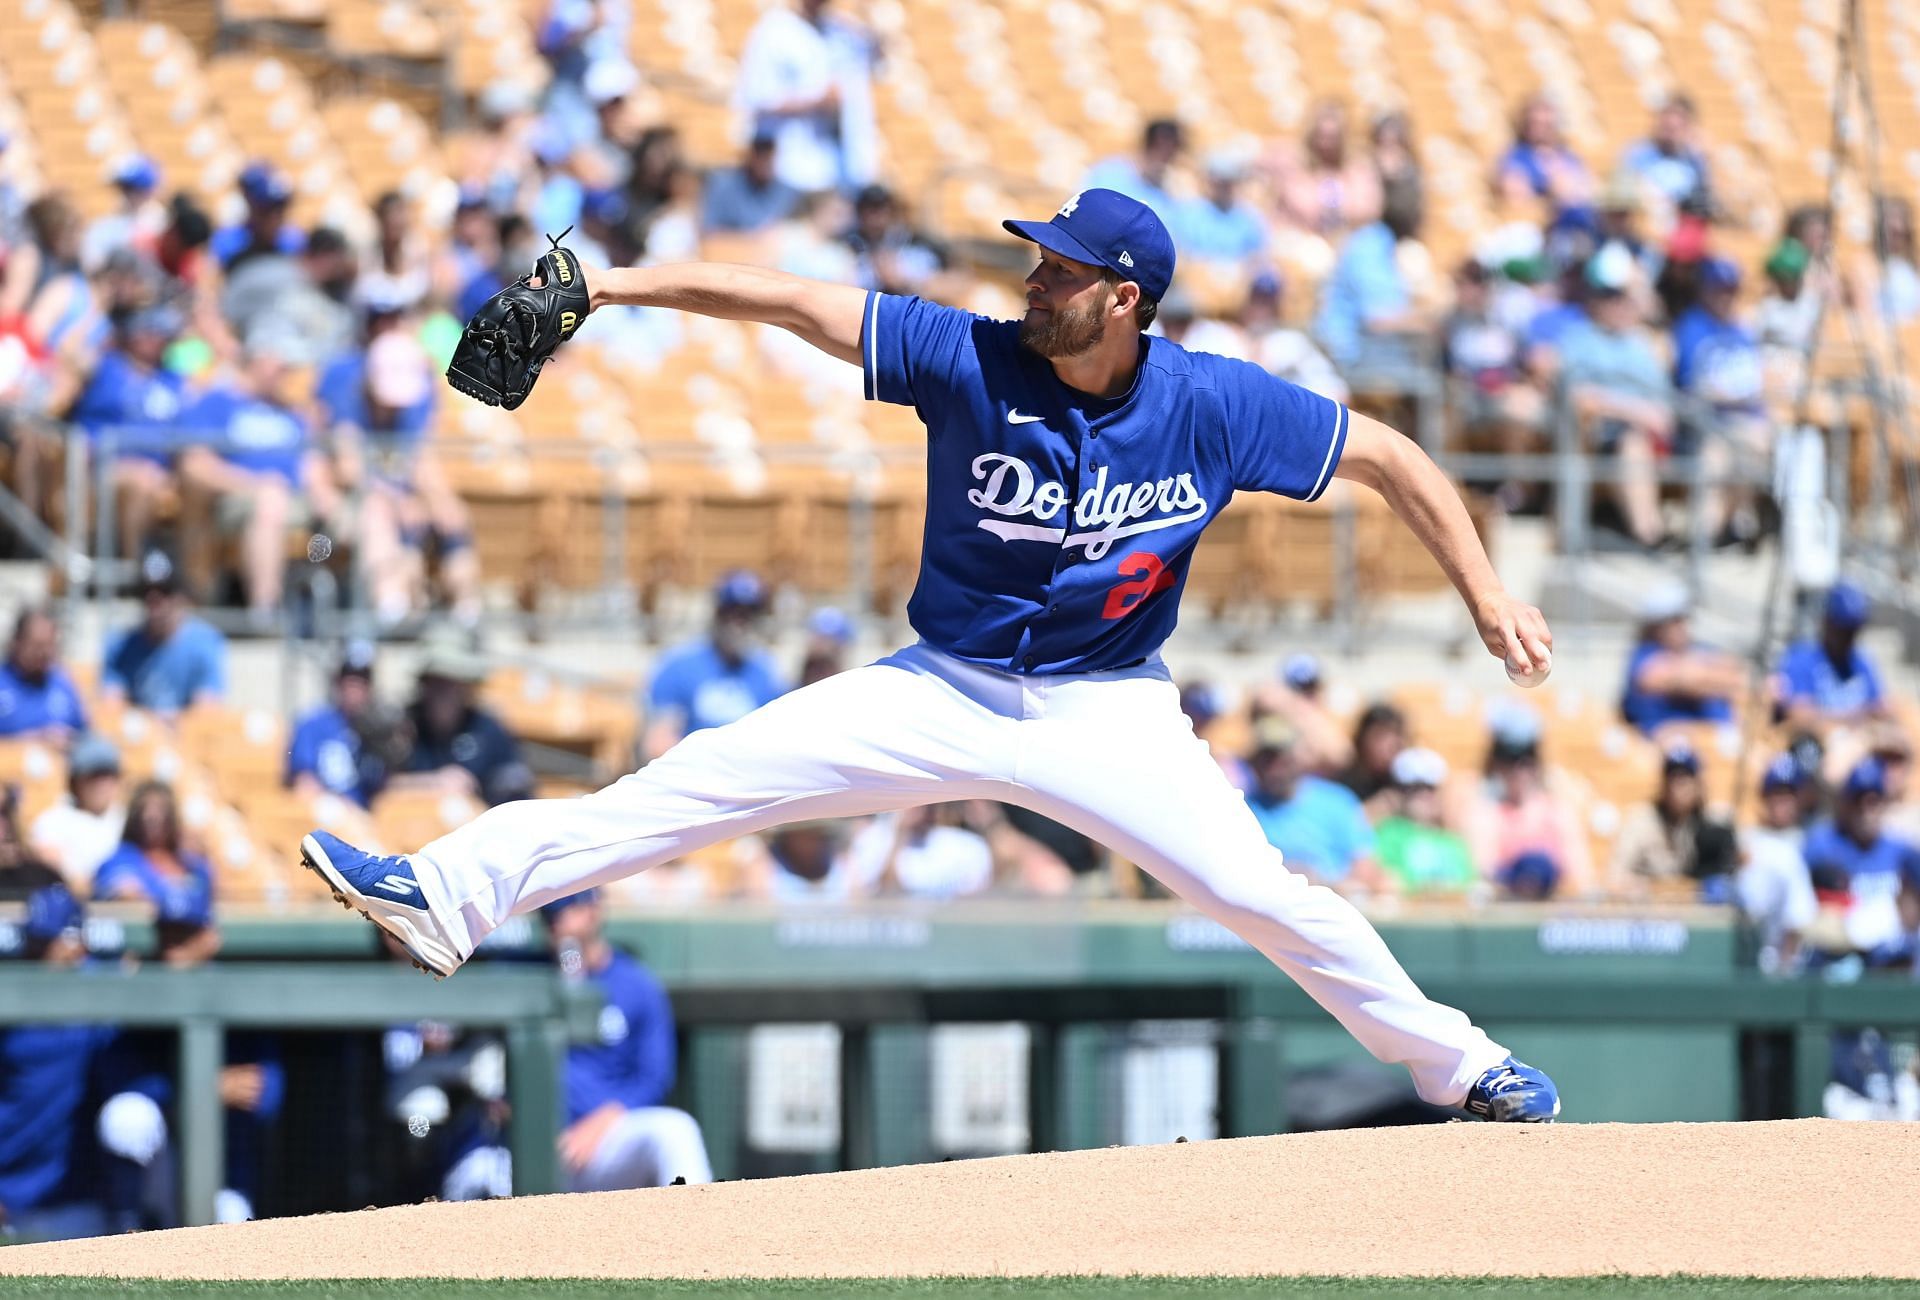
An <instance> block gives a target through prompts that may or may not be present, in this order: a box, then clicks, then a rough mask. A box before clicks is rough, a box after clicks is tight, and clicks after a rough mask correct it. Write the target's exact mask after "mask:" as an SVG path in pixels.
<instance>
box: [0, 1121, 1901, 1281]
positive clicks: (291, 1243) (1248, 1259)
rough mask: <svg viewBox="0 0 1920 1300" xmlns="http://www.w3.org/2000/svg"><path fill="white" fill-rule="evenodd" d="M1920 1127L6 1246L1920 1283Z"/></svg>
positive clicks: (1773, 1126) (507, 1269) (246, 1260)
mask: <svg viewBox="0 0 1920 1300" xmlns="http://www.w3.org/2000/svg"><path fill="white" fill-rule="evenodd" d="M1916 1169H1920V1124H1840V1123H1834V1122H1830V1121H1826V1120H1795V1121H1791V1122H1783V1123H1770V1124H1657V1125H1633V1124H1595V1125H1574V1124H1562V1125H1555V1126H1551V1127H1538V1128H1535V1127H1517V1126H1497V1125H1491V1124H1449V1125H1442V1126H1436V1127H1422V1128H1400V1129H1373V1130H1365V1131H1355V1132H1345V1133H1318V1134H1309V1135H1302V1136H1297V1137H1269V1138H1246V1139H1241V1140H1237V1141H1221V1142H1197V1143H1187V1144H1178V1145H1173V1146H1161V1147H1136V1148H1132V1149H1125V1150H1122V1149H1110V1150H1105V1151H1084V1152H1076V1153H1071V1154H1062V1155H1044V1156H1013V1157H1007V1158H1004V1159H995V1160H973V1161H965V1162H960V1163H953V1164H942V1165H923V1166H917V1167H913V1168H906V1169H875V1170H867V1171H864V1172H859V1173H848V1174H825V1175H819V1176H815V1177H810V1178H782V1179H770V1180H767V1181H762V1182H738V1183H724V1184H719V1185H716V1186H712V1187H672V1188H663V1189H660V1190H657V1191H645V1192H615V1193H604V1194H600V1195H591V1196H546V1197H536V1198H531V1199H526V1200H518V1201H491V1202H484V1203H477V1204H469V1205H412V1206H403V1207H400V1208H397V1209H389V1210H368V1211H363V1212H361V1213H358V1214H332V1215H323V1216H320V1217H317V1218H310V1219H281V1220H273V1221H268V1222H264V1223H249V1224H241V1225H236V1226H232V1227H219V1228H189V1229H184V1230H181V1231H178V1232H161V1233H149V1234H146V1235H144V1236H133V1237H115V1238H109V1239H105V1240H99V1241H86V1242H72V1243H67V1244H63V1245H45V1246H23V1247H17V1248H14V1249H10V1250H4V1251H0V1273H73V1274H107V1275H116V1276H125V1277H169V1278H243V1279H245V1278H294V1277H628V1278H640V1277H646V1278H657V1277H687V1278H700V1277H867V1276H926V1275H940V1274H945V1275H952V1274H976V1275H978V1274H1016V1275H1032V1274H1049V1273H1158V1274H1207V1273H1234V1274H1282V1273H1310V1274H1358V1275H1385V1274H1470V1275H1471V1274H1502V1275H1543V1274H1544V1275H1563V1276H1564V1275H1573V1274H1587V1273H1640V1274H1646V1273H1711V1274H1736V1275H1751V1276H1768V1277H1786V1276H1827V1277H1833V1276H1861V1275H1871V1276H1880V1277H1920V1250H1916V1249H1915V1248H1914V1243H1915V1242H1916V1241H1920V1196H1914V1195H1910V1194H1908V1192H1907V1190H1906V1189H1909V1188H1911V1186H1912V1184H1913V1180H1914V1177H1915V1170H1916Z"/></svg>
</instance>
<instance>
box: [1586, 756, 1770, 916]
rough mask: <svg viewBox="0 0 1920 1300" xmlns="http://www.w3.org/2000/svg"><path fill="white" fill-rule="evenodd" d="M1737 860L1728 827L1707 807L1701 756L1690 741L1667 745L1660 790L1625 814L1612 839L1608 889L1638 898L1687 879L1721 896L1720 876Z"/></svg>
mask: <svg viewBox="0 0 1920 1300" xmlns="http://www.w3.org/2000/svg"><path fill="white" fill-rule="evenodd" d="M1737 865H1738V850H1737V847H1736V845H1735V843H1734V838H1733V829H1732V827H1731V826H1729V825H1728V824H1727V823H1726V821H1725V820H1723V819H1722V818H1720V817H1717V816H1714V815H1712V814H1710V813H1709V812H1708V810H1707V798H1706V784H1705V782H1704V781H1703V780H1702V779H1701V775H1700V755H1699V754H1698V753H1697V752H1695V750H1694V749H1693V747H1692V746H1690V745H1685V744H1673V745H1669V746H1668V747H1667V749H1666V752H1665V754H1663V755H1662V758H1661V763H1660V788H1659V791H1658V792H1657V793H1656V794H1655V795H1654V797H1653V800H1652V802H1650V803H1644V804H1640V805H1638V806H1636V807H1635V808H1633V809H1632V810H1631V811H1630V812H1628V813H1627V816H1626V819H1625V821H1624V822H1622V824H1621V826H1620V834H1619V836H1618V837H1617V838H1616V839H1615V840H1614V842H1613V861H1612V863H1611V864H1610V866H1609V869H1608V876H1609V880H1610V884H1609V889H1610V891H1611V892H1612V893H1613V894H1614V895H1615V896H1616V897H1619V898H1632V899H1640V898H1645V897H1647V896H1648V895H1649V894H1650V893H1651V892H1652V891H1653V889H1654V887H1655V886H1659V885H1677V884H1679V883H1680V882H1683V881H1691V882H1695V883H1696V884H1697V885H1698V886H1699V888H1700V889H1701V891H1702V892H1703V894H1707V895H1708V896H1724V894H1723V893H1722V892H1721V891H1722V890H1723V888H1724V886H1725V885H1726V883H1727V882H1726V880H1725V877H1726V876H1728V875H1729V874H1730V873H1731V872H1732V871H1733V869H1734V868H1735V867H1736V866H1737Z"/></svg>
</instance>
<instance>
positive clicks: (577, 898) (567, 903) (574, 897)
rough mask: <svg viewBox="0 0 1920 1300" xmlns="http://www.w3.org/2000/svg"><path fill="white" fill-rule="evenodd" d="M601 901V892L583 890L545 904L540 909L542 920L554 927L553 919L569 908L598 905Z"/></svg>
mask: <svg viewBox="0 0 1920 1300" xmlns="http://www.w3.org/2000/svg"><path fill="white" fill-rule="evenodd" d="M599 901H600V891H599V890H597V889H583V890H581V891H580V892H579V893H577V894H568V895H566V896H565V897H563V898H556V899H554V900H553V901H552V902H551V903H543V904H542V905H541V907H540V919H541V920H543V921H545V922H546V923H547V924H548V925H552V924H553V918H554V917H556V916H558V915H560V913H562V912H564V911H566V910H567V909H568V908H569V907H573V906H575V905H576V904H580V903H597V902H599Z"/></svg>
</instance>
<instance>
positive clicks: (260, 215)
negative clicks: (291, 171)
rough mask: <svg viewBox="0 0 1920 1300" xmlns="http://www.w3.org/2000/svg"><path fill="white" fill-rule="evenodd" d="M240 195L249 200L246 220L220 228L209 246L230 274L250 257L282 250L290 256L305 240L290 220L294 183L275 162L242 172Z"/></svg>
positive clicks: (254, 166)
mask: <svg viewBox="0 0 1920 1300" xmlns="http://www.w3.org/2000/svg"><path fill="white" fill-rule="evenodd" d="M239 184H240V194H241V197H242V198H244V199H245V200H246V201H247V219H246V221H244V222H243V223H241V224H240V225H237V226H227V227H224V228H223V229H220V230H217V231H215V232H214V235H213V242H212V243H211V244H210V245H209V248H210V249H211V250H212V252H213V256H214V257H215V259H217V260H218V261H219V263H220V265H221V266H222V267H224V268H225V269H226V272H227V274H228V275H232V274H233V273H234V272H235V271H237V270H239V269H240V267H242V266H243V265H245V264H246V263H247V261H248V260H250V259H252V258H255V257H263V256H266V255H268V254H272V253H280V254H284V255H285V256H288V257H291V256H294V255H295V254H297V253H299V251H300V249H301V247H302V246H303V245H304V244H305V243H306V240H305V238H304V236H303V235H302V233H301V231H300V228H299V227H298V226H295V225H293V224H291V223H290V222H288V220H287V205H288V204H290V203H291V202H293V182H292V181H290V180H288V179H287V177H286V175H285V173H283V172H281V171H280V169H279V168H277V167H275V166H274V165H273V164H272V163H266V162H256V163H250V164H248V166H247V167H246V168H245V169H244V170H243V171H242V172H241V173H240V182H239Z"/></svg>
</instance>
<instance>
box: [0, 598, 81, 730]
mask: <svg viewBox="0 0 1920 1300" xmlns="http://www.w3.org/2000/svg"><path fill="white" fill-rule="evenodd" d="M86 729H87V710H86V706H85V705H84V704H82V703H81V702H80V689H79V688H78V687H77V686H75V685H74V684H73V679H72V678H71V677H69V676H67V673H66V670H65V669H63V668H62V667H60V625H59V624H58V623H56V622H54V621H53V614H52V612H51V611H49V610H47V609H45V608H43V607H41V606H36V605H29V606H27V607H26V608H25V609H22V610H21V611H20V615H19V617H18V618H16V619H15V620H14V623H13V637H12V639H11V640H9V641H8V642H7V661H6V663H5V664H4V665H0V736H8V737H17V738H22V739H31V740H42V741H46V742H47V743H49V744H53V745H58V746H59V747H60V748H62V749H65V748H66V747H67V744H68V742H69V741H71V740H72V739H73V737H74V736H75V735H76V734H77V733H79V732H82V731H85V730H86Z"/></svg>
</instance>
